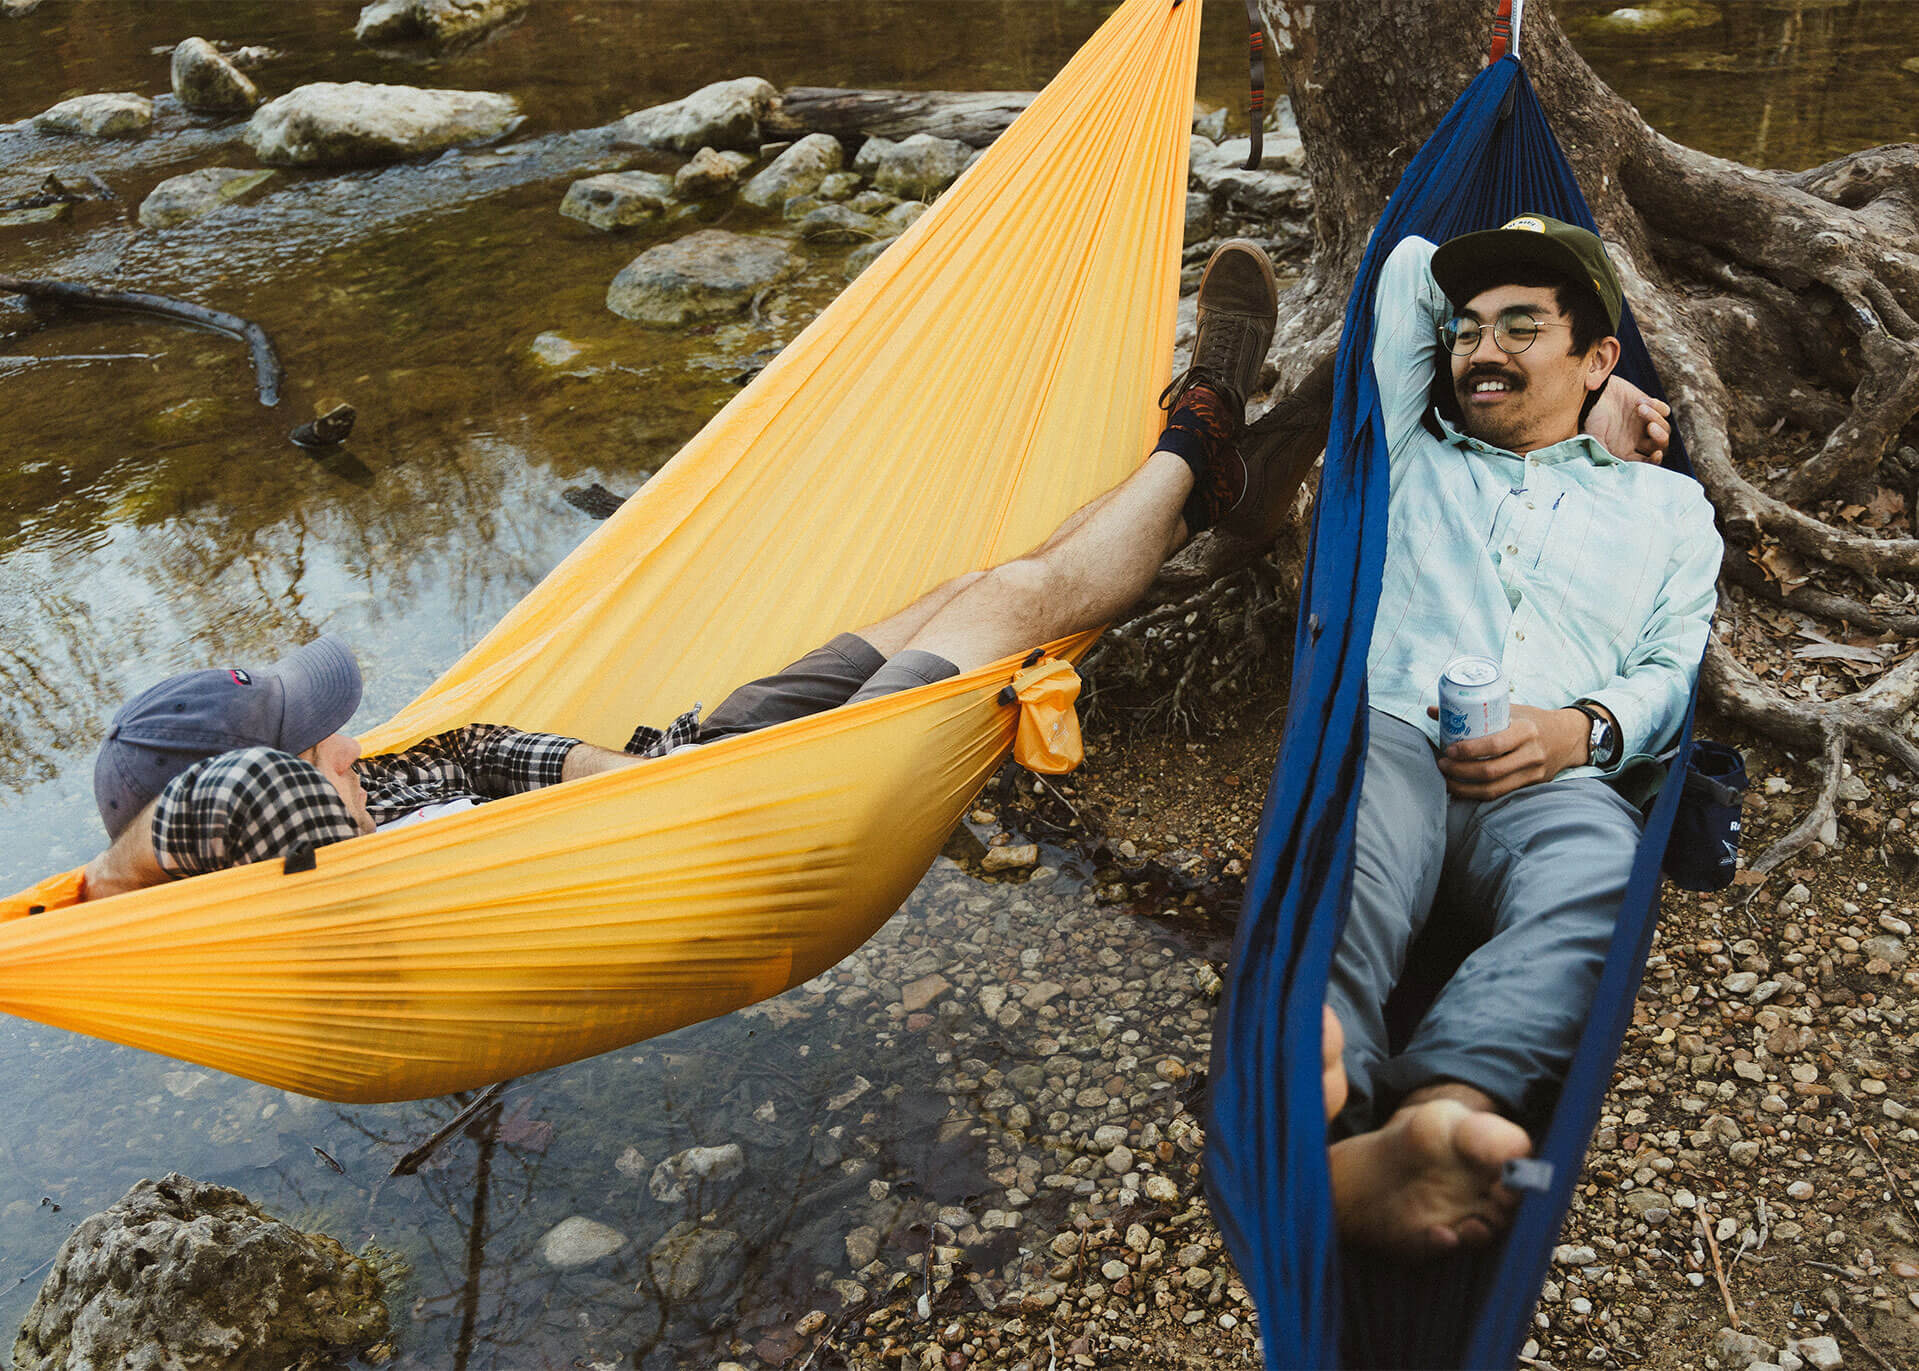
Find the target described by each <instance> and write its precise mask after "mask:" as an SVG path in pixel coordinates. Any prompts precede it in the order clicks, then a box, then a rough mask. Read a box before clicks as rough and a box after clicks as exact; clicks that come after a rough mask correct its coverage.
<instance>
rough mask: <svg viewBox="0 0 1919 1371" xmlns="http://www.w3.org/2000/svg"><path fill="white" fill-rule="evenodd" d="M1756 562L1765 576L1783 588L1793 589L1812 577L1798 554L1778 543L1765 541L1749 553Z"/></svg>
mask: <svg viewBox="0 0 1919 1371" xmlns="http://www.w3.org/2000/svg"><path fill="white" fill-rule="evenodd" d="M1749 555H1750V556H1751V557H1752V560H1753V561H1754V562H1755V563H1757V564H1758V567H1759V569H1760V570H1761V571H1763V572H1764V573H1765V574H1766V578H1767V579H1768V580H1770V581H1775V582H1777V583H1778V584H1779V586H1780V587H1781V588H1782V589H1784V590H1793V589H1796V588H1797V587H1799V586H1802V585H1804V584H1805V583H1806V582H1807V581H1810V580H1811V579H1812V573H1811V572H1809V571H1807V570H1806V564H1805V562H1803V561H1802V560H1800V557H1799V554H1798V553H1796V552H1794V551H1793V550H1792V549H1791V548H1789V547H1781V546H1780V545H1779V544H1778V543H1767V544H1766V545H1765V546H1764V547H1762V548H1760V549H1759V550H1757V551H1755V552H1753V553H1751V554H1749Z"/></svg>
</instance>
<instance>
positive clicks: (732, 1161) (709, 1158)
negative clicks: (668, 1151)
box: [646, 1143, 746, 1204]
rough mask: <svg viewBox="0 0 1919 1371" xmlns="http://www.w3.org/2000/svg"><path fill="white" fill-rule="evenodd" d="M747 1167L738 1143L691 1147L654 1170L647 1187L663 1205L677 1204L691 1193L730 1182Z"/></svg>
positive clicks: (744, 1156) (743, 1152) (675, 1154)
mask: <svg viewBox="0 0 1919 1371" xmlns="http://www.w3.org/2000/svg"><path fill="white" fill-rule="evenodd" d="M745 1168H746V1153H745V1151H744V1150H743V1149H742V1148H741V1147H740V1145H739V1144H738V1143H726V1144H724V1145H722V1146H720V1147H689V1148H687V1149H686V1150H685V1151H684V1152H675V1153H674V1154H673V1155H672V1156H670V1157H668V1158H667V1159H666V1160H665V1161H663V1162H661V1163H660V1164H659V1165H658V1166H656V1167H654V1168H653V1179H652V1180H650V1181H649V1182H647V1187H646V1188H647V1191H648V1193H649V1194H651V1195H652V1196H653V1198H654V1199H656V1200H659V1201H660V1202H661V1203H663V1204H678V1203H679V1202H680V1201H681V1200H684V1199H685V1198H686V1196H687V1194H688V1192H689V1191H698V1190H700V1189H701V1187H703V1186H710V1185H718V1184H721V1183H722V1182H725V1181H730V1180H732V1179H733V1178H734V1177H736V1176H738V1175H739V1174H740V1172H741V1171H743V1170H745ZM709 1198H710V1197H709Z"/></svg>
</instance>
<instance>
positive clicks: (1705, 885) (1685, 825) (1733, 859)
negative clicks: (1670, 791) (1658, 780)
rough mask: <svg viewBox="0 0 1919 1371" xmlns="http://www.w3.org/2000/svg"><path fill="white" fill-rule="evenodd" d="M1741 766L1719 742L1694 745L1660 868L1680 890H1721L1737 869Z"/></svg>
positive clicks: (1734, 752)
mask: <svg viewBox="0 0 1919 1371" xmlns="http://www.w3.org/2000/svg"><path fill="white" fill-rule="evenodd" d="M1745 797H1746V761H1745V758H1743V757H1741V756H1740V755H1739V749H1737V748H1734V747H1728V746H1726V745H1725V744H1724V743H1712V742H1705V741H1703V740H1701V741H1697V742H1694V743H1693V745H1692V761H1691V763H1690V765H1688V766H1687V768H1686V783H1685V788H1684V790H1682V791H1681V793H1680V797H1679V812H1678V814H1677V815H1675V816H1674V818H1673V822H1672V837H1671V838H1670V839H1668V840H1667V843H1666V858H1665V861H1664V862H1663V863H1662V865H1663V867H1664V869H1665V872H1666V875H1667V877H1668V878H1670V879H1671V881H1672V883H1673V884H1674V885H1676V886H1678V887H1679V888H1680V889H1681V890H1724V889H1725V888H1726V887H1727V886H1729V885H1731V884H1732V878H1733V873H1734V872H1735V871H1737V870H1738V869H1739V809H1740V805H1741V803H1742V802H1743V801H1744V800H1745Z"/></svg>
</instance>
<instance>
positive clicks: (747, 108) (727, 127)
mask: <svg viewBox="0 0 1919 1371" xmlns="http://www.w3.org/2000/svg"><path fill="white" fill-rule="evenodd" d="M778 97H779V92H778V91H776V90H774V89H773V85H772V83H771V82H769V81H764V80H762V79H760V78H759V77H757V76H742V77H740V78H739V79H738V80H736V81H715V82H714V83H713V84H712V85H710V86H702V87H700V89H698V90H696V91H694V92H693V93H692V94H691V95H689V96H687V97H686V98H685V99H682V100H674V101H672V102H671V103H669V104H665V105H655V106H653V107H652V108H651V109H643V110H640V111H639V112H638V113H635V114H629V115H627V116H626V118H624V119H622V120H621V121H620V122H619V125H618V128H619V134H618V137H619V139H620V141H622V142H627V143H637V144H639V145H640V146H641V147H645V148H667V149H670V150H671V151H673V152H685V153H692V152H697V151H698V150H699V149H701V148H718V149H722V150H724V149H727V148H733V149H736V150H739V151H743V152H755V151H758V149H759V146H760V120H761V119H762V118H763V117H764V116H765V114H766V112H767V111H768V110H770V109H772V108H773V102H774V101H775V100H776V99H777V98H778Z"/></svg>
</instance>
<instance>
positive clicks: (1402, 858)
mask: <svg viewBox="0 0 1919 1371" xmlns="http://www.w3.org/2000/svg"><path fill="white" fill-rule="evenodd" d="M1367 729H1368V733H1369V738H1368V741H1367V745H1366V776H1365V780H1364V781H1363V782H1362V783H1361V785H1360V789H1359V816H1358V820H1357V825H1356V828H1355V831H1354V838H1353V844H1354V854H1353V897H1352V902H1351V903H1350V904H1349V905H1348V906H1347V910H1346V923H1345V927H1344V928H1343V929H1342V930H1341V933H1340V938H1339V946H1338V948H1337V949H1336V950H1335V951H1334V953H1333V965H1332V972H1331V978H1330V980H1329V982H1328V984H1327V989H1326V1003H1327V1004H1328V1005H1330V1006H1331V1007H1332V1010H1333V1012H1334V1013H1335V1014H1337V1015H1338V1016H1339V1022H1340V1027H1341V1028H1343V1029H1344V1030H1345V1034H1346V1054H1345V1066H1346V1078H1347V1082H1348V1084H1349V1085H1350V1087H1351V1094H1350V1096H1349V1097H1348V1103H1347V1106H1346V1108H1345V1110H1344V1111H1343V1112H1342V1113H1341V1114H1340V1119H1339V1124H1340V1127H1341V1129H1342V1130H1344V1131H1348V1132H1363V1131H1366V1130H1368V1129H1371V1128H1373V1127H1375V1126H1376V1123H1375V1121H1374V1119H1373V1117H1372V1115H1373V1108H1374V1105H1375V1103H1376V1101H1377V1099H1378V1098H1379V1090H1378V1087H1377V1084H1376V1077H1377V1074H1378V1072H1379V1070H1380V1069H1381V1068H1382V1066H1383V1065H1384V1064H1385V1062H1386V1051H1387V1047H1386V1014H1385V1009H1386V998H1387V996H1389V995H1391V994H1392V992H1393V987H1394V985H1396V984H1397V983H1398V981H1399V977H1400V973H1401V972H1402V971H1403V970H1404V969H1405V966H1406V951H1407V949H1408V948H1410V947H1411V946H1412V943H1413V939H1414V938H1416V937H1417V936H1418V935H1419V930H1420V928H1421V927H1422V926H1423V925H1424V924H1425V922H1426V916H1427V914H1428V912H1429V911H1430V910H1431V909H1432V903H1433V892H1434V891H1435V890H1436V889H1437V887H1438V884H1439V875H1440V870H1441V868H1442V865H1443V863H1444V860H1445V855H1446V846H1445V844H1446V783H1445V778H1444V777H1442V776H1441V775H1440V774H1439V768H1438V766H1437V765H1435V762H1434V757H1433V749H1432V745H1431V744H1430V743H1428V742H1427V741H1426V735H1425V734H1424V733H1422V732H1421V731H1420V730H1419V729H1417V728H1414V727H1413V726H1412V725H1411V724H1409V723H1406V722H1404V721H1403V720H1400V719H1395V718H1393V717H1392V716H1391V715H1389V714H1382V713H1380V712H1379V711H1378V710H1373V711H1371V712H1370V713H1369V714H1368V716H1367Z"/></svg>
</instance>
